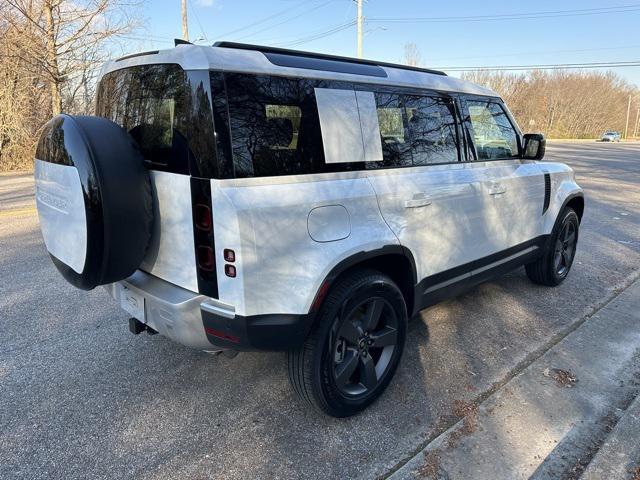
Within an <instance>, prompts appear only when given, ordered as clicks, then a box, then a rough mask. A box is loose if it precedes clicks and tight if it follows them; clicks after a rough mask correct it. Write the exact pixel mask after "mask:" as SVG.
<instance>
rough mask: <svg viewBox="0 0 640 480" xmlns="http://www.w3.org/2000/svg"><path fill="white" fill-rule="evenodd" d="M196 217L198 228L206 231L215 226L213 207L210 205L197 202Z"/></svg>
mask: <svg viewBox="0 0 640 480" xmlns="http://www.w3.org/2000/svg"><path fill="white" fill-rule="evenodd" d="M194 217H195V222H196V228H197V229H198V230H202V231H204V232H210V231H211V227H212V226H213V218H212V217H211V209H210V208H209V206H208V205H203V204H202V203H197V204H196V205H195V207H194Z"/></svg>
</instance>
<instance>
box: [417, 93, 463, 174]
mask: <svg viewBox="0 0 640 480" xmlns="http://www.w3.org/2000/svg"><path fill="white" fill-rule="evenodd" d="M405 111H406V115H407V119H408V125H409V136H410V138H411V143H410V147H411V152H412V155H413V164H414V165H416V166H420V165H431V164H436V163H451V162H457V161H458V140H457V134H456V123H455V115H454V104H453V102H452V101H450V100H448V99H445V98H435V97H417V96H406V97H405Z"/></svg>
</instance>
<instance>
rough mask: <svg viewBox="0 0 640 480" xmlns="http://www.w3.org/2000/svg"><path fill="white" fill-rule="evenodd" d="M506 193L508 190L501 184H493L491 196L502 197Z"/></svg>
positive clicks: (490, 188) (490, 191)
mask: <svg viewBox="0 0 640 480" xmlns="http://www.w3.org/2000/svg"><path fill="white" fill-rule="evenodd" d="M506 191H507V189H506V188H505V187H504V186H503V185H502V184H500V183H492V184H491V186H490V187H489V195H500V194H501V193H505V192H506Z"/></svg>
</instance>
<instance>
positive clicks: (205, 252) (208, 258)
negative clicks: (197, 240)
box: [198, 247, 216, 272]
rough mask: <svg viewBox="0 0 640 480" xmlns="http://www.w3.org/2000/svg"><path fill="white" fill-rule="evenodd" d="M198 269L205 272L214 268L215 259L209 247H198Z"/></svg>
mask: <svg viewBox="0 0 640 480" xmlns="http://www.w3.org/2000/svg"><path fill="white" fill-rule="evenodd" d="M198 267H199V268H200V269H202V270H205V271H207V272H213V270H214V269H215V268H216V258H215V255H214V253H213V248H211V247H198Z"/></svg>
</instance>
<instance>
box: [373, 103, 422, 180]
mask: <svg viewBox="0 0 640 480" xmlns="http://www.w3.org/2000/svg"><path fill="white" fill-rule="evenodd" d="M375 98H376V112H377V114H378V125H379V126H380V139H381V141H382V162H375V166H376V167H410V166H411V164H412V163H411V162H412V160H411V141H410V139H409V131H408V130H407V117H406V112H405V110H404V108H403V104H402V99H401V96H400V95H396V94H392V93H376V94H375ZM368 167H369V168H371V164H369V165H368Z"/></svg>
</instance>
